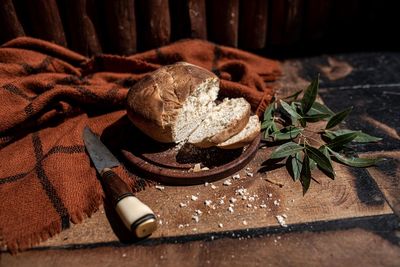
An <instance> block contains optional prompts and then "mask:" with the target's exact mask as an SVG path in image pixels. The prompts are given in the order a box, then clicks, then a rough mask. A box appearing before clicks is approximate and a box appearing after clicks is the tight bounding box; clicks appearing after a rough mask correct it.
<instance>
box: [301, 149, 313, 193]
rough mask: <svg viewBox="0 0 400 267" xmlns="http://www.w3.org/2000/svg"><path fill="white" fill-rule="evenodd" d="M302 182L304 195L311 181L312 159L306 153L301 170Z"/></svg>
mask: <svg viewBox="0 0 400 267" xmlns="http://www.w3.org/2000/svg"><path fill="white" fill-rule="evenodd" d="M300 182H301V185H302V186H303V195H305V193H307V190H308V189H309V188H310V183H311V169H310V159H309V157H308V155H307V154H305V155H304V159H303V165H302V167H301V172H300Z"/></svg>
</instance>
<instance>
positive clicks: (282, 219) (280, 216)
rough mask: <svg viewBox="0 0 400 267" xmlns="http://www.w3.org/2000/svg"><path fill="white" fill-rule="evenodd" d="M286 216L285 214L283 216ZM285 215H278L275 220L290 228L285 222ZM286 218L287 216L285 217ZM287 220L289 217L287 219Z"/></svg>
mask: <svg viewBox="0 0 400 267" xmlns="http://www.w3.org/2000/svg"><path fill="white" fill-rule="evenodd" d="M283 215H285V214H283ZM283 215H276V216H275V218H276V219H277V220H278V223H279V224H280V225H281V226H282V227H288V226H287V224H286V221H285V217H284V216H283ZM285 216H286V215H285ZM286 218H287V217H286Z"/></svg>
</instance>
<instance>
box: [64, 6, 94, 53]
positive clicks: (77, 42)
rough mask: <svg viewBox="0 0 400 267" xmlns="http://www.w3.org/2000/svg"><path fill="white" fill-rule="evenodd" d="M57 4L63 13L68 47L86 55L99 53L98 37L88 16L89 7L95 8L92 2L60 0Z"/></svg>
mask: <svg viewBox="0 0 400 267" xmlns="http://www.w3.org/2000/svg"><path fill="white" fill-rule="evenodd" d="M92 4H93V5H92ZM59 6H60V9H62V10H60V11H62V12H63V13H64V15H65V16H64V26H65V29H66V32H67V37H68V44H69V47H70V48H71V49H72V50H74V51H77V52H79V53H81V54H83V55H86V56H92V55H96V54H99V53H101V52H102V48H101V45H100V42H99V38H98V36H97V33H96V29H95V27H94V25H93V22H92V19H91V17H90V16H89V12H91V11H92V10H90V9H94V8H95V6H94V3H91V2H90V1H87V0H61V1H59Z"/></svg>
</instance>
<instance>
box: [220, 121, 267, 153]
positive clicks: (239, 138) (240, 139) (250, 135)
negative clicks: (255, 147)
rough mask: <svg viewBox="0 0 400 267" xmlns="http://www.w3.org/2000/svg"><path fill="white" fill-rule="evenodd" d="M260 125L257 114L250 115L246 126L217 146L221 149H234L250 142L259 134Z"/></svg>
mask: <svg viewBox="0 0 400 267" xmlns="http://www.w3.org/2000/svg"><path fill="white" fill-rule="evenodd" d="M260 131H261V125H260V120H259V118H258V116H257V115H253V116H251V117H250V119H249V122H248V123H247V125H246V127H244V129H243V130H242V131H240V132H239V133H238V134H236V135H234V136H232V137H231V138H229V139H228V140H226V141H225V142H222V143H220V144H218V145H217V146H218V147H220V148H223V149H235V148H240V147H244V146H246V145H248V144H250V143H251V142H252V141H253V140H254V139H255V138H256V137H257V135H259V134H260Z"/></svg>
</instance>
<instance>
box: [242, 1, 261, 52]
mask: <svg viewBox="0 0 400 267" xmlns="http://www.w3.org/2000/svg"><path fill="white" fill-rule="evenodd" d="M267 24H268V1H265V0H255V1H240V20H239V45H240V47H243V48H245V49H261V48H264V46H265V42H266V38H267Z"/></svg>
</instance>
